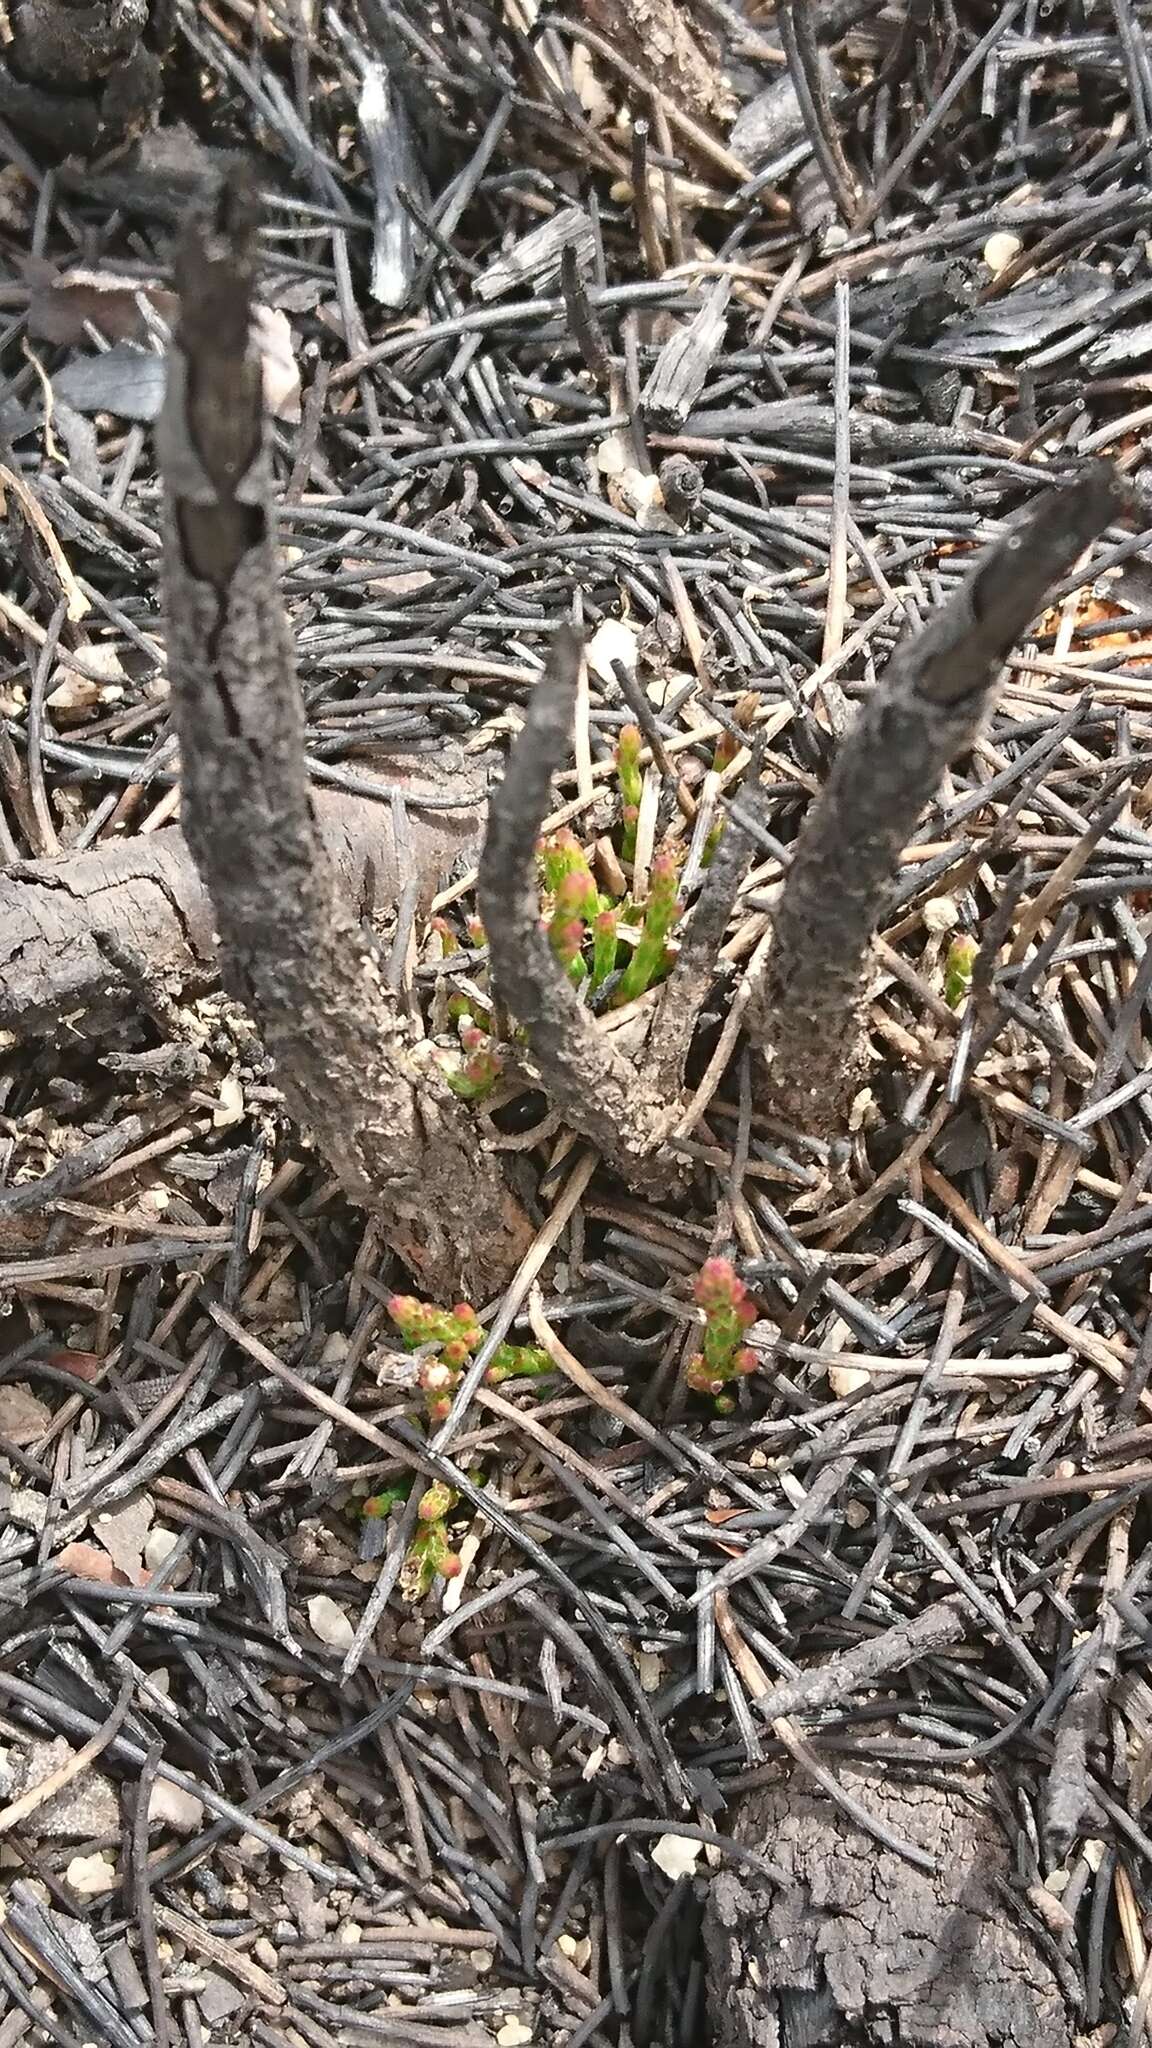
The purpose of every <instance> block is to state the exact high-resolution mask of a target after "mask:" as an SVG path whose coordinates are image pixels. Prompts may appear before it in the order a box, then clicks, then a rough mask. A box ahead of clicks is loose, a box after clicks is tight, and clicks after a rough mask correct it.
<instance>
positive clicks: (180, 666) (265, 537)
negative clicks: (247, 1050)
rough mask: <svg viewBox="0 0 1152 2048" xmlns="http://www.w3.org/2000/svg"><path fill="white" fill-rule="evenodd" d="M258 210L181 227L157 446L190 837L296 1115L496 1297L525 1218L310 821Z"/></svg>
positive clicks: (247, 187)
mask: <svg viewBox="0 0 1152 2048" xmlns="http://www.w3.org/2000/svg"><path fill="white" fill-rule="evenodd" d="M257 210H258V203H257V198H256V191H255V184H254V180H253V178H252V175H251V173H250V172H248V171H247V169H245V168H243V167H237V168H236V169H235V170H234V171H232V172H231V173H230V174H229V175H228V176H227V177H226V178H225V179H224V180H223V181H222V182H221V184H220V186H219V188H218V189H217V191H216V192H215V193H214V195H213V197H212V199H211V200H210V201H209V202H208V203H206V204H204V205H201V206H197V207H196V208H195V209H194V210H193V212H192V213H191V214H190V216H189V221H188V225H187V228H186V230H185V233H184V235H183V237H182V240H181V245H180V252H179V256H178V260H177V286H178V293H179V298H180V318H179V324H178V327H177V331H176V336H175V340H174V343H173V346H172V349H171V351H170V355H169V364H168V388H167V395H166V399H165V407H164V413H163V416H162V419H161V423H160V428H159V430H158V434H157V443H158V452H159V454H160V466H161V471H162V475H163V480H164V487H165V488H164V499H165V505H164V593H165V604H166V612H167V620H168V668H169V680H170V684H171V689H172V704H173V713H174V718H175V723H176V728H177V731H178V734H179V739H180V752H181V763H182V825H183V830H184V833H185V835H186V838H187V841H188V845H189V847H190V848H191V851H192V855H193V858H194V859H195V861H196V865H197V867H198V868H199V870H200V873H201V875H202V877H203V879H204V883H205V885H206V888H207V890H208V894H209V896H210V897H211V900H212V904H213V908H214V910H215V914H216V924H217V929H218V931H219V935H220V946H221V955H222V960H223V966H224V972H225V978H226V980H227V982H228V984H229V986H230V987H231V989H232V991H233V992H234V993H235V994H236V995H237V996H238V997H239V998H240V1000H241V1001H242V1002H243V1003H244V1004H245V1005H246V1007H247V1008H248V1010H249V1011H250V1013H251V1015H252V1016H253V1018H254V1020H255V1022H256V1025H257V1028H258V1029H259V1031H260V1033H261V1036H262V1038H263V1041H264V1045H265V1048H266V1050H267V1052H268V1054H269V1056H270V1058H271V1060H272V1063H273V1067H274V1069H275V1072H276V1077H277V1080H278V1082H279V1085H280V1087H281V1089H282V1091H283V1094H284V1097H285V1100H286V1102H287V1105H288V1108H289V1111H290V1113H291V1115H292V1116H293V1118H294V1119H295V1121H296V1122H297V1123H298V1124H300V1125H302V1126H303V1127H304V1128H305V1129H307V1130H310V1131H311V1132H312V1134H313V1135H314V1137H315V1140H316V1142H317V1144H318V1145H319V1146H320V1148H321V1149H322V1150H323V1151H324V1153H325V1154H326V1155H327V1157H328V1159H329V1161H330V1162H331V1165H332V1167H333V1169H334V1171H335V1172H336V1173H337V1174H338V1175H339V1177H340V1179H341V1181H342V1183H343V1185H344V1187H345V1190H346V1191H347V1193H348V1194H349V1196H350V1197H351V1199H352V1200H353V1201H355V1202H357V1203H358V1204H360V1205H361V1206H363V1207H367V1208H371V1209H374V1210H376V1211H377V1212H378V1213H379V1214H380V1216H381V1219H382V1225H383V1229H384V1232H385V1235H386V1236H387V1238H388V1241H389V1242H390V1243H391V1244H392V1246H393V1247H394V1249H395V1250H396V1251H397V1252H398V1253H399V1254H400V1256H401V1257H402V1258H403V1259H404V1260H405V1262H406V1263H407V1264H408V1265H409V1266H410V1267H411V1268H412V1269H413V1271H414V1272H415V1274H416V1276H417V1278H418V1279H419V1282H420V1284H421V1287H422V1288H423V1289H424V1290H425V1291H426V1292H427V1293H429V1294H431V1295H432V1296H433V1298H434V1299H438V1300H452V1299H453V1298H454V1297H456V1296H457V1295H459V1294H460V1293H462V1292H464V1291H465V1290H467V1291H468V1292H469V1293H470V1295H472V1296H473V1297H476V1298H480V1299H484V1298H485V1297H487V1296H490V1295H492V1294H495V1293H498V1292H499V1291H500V1290H501V1288H502V1287H504V1286H505V1285H506V1284H507V1282H508V1280H509V1278H510V1277H511V1274H512V1272H513V1270H514V1269H515V1266H516V1264H517V1263H518V1261H519V1259H520V1258H521V1257H522V1255H523V1253H524V1252H525V1250H526V1249H527V1246H528V1244H529V1242H530V1239H531V1234H532V1232H531V1226H530V1224H529V1222H528V1219H527V1217H526V1216H525V1215H524V1213H523V1211H522V1210H521V1209H520V1208H519V1206H518V1204H517V1203H516V1201H515V1200H514V1198H513V1196H512V1195H511V1193H510V1191H509V1190H508V1188H507V1186H506V1185H505V1182H504V1180H503V1177H502V1175H501V1173H500V1170H499V1166H498V1164H497V1162H496V1160H495V1159H494V1158H493V1157H492V1156H491V1154H489V1153H487V1152H486V1151H485V1150H484V1147H483V1144H482V1141H481V1137H480V1132H479V1130H478V1127H477V1125H476V1123H475V1121H474V1120H473V1119H472V1117H471V1116H470V1114H469V1112H468V1111H467V1110H466V1109H465V1108H464V1105H463V1104H462V1103H460V1102H459V1101H458V1100H457V1099H456V1097H455V1096H454V1095H453V1094H452V1092H451V1090H450V1089H449V1088H448V1086H447V1084H446V1082H445V1081H444V1079H443V1076H442V1075H441V1073H440V1072H439V1069H438V1068H437V1066H436V1064H435V1062H434V1059H433V1058H432V1056H431V1050H432V1049H431V1048H430V1047H428V1046H426V1045H421V1044H418V1043H415V1042H414V1041H413V1039H412V1036H411V1034H410V1030H409V1027H408V1024H407V1020H406V1018H405V1017H404V1015H403V1014H402V1012H401V1010H400V1007H399V1005H398V1003H397V1002H396V1000H395V998H393V997H392V996H391V994H390V992H389V991H388V990H387V989H386V988H385V987H384V985H383V982H382V979H381V976H380V972H379V968H378V964H377V961H376V958H375V955H374V952H373V950H372V949H371V947H370V946H369V945H368V944H367V943H366V941H365V938H364V935H363V933H362V930H361V926H360V921H359V919H358V917H357V916H356V914H355V913H354V911H353V909H352V908H351V907H350V905H349V904H348V902H347V901H346V900H345V898H344V897H343V896H342V894H341V891H340V889H339V887H338V885H337V879H336V872H335V869H334V866H333V864H332V862H331V860H330V859H329V858H328V855H327V853H326V851H325V848H324V845H323V842H322V840H321V836H320V833H319V831H318V829H317V823H316V815H315V811H314V809H313V805H312V800H311V793H310V789H309V782H308V769H307V761H306V758H305V751H304V715H303V707H302V703H301V697H300V690H299V686H298V683H297V680H296V672H295V662H294V655H293V647H292V637H291V631H290V627H289V623H288V617H287V613H286V610H285V607H284V603H283V599H282V597H281V593H280V590H279V585H278V581H277V573H276V563H275V554H274V548H273V527H272V510H271V465H270V457H269V448H268V435H267V423H266V420H265V414H264V404H263V394H262V378H261V365H260V359H259V353H258V350H257V349H256V348H255V346H254V345H253V344H252V342H251V339H250V315H251V307H252V303H253V286H254V279H255V269H256V224H257Z"/></svg>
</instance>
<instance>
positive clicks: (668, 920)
mask: <svg viewBox="0 0 1152 2048" xmlns="http://www.w3.org/2000/svg"><path fill="white" fill-rule="evenodd" d="M679 915H680V905H679V902H678V901H677V897H676V863H675V861H674V859H673V857H672V855H671V854H670V853H658V854H657V855H656V858H655V860H654V861H653V863H652V871H651V874H650V875H649V878H648V901H647V903H646V904H645V906H644V929H643V931H642V932H641V934H640V937H639V939H638V941H637V943H636V945H635V946H634V947H633V949H632V957H631V959H630V960H629V962H628V965H627V967H626V968H625V969H624V972H623V974H622V975H621V976H620V980H619V983H618V985H617V988H616V993H615V995H614V997H613V998H612V1007H613V1009H620V1008H622V1006H623V1005H624V1004H625V1003H632V1002H635V1000H636V997H637V996H642V995H643V993H644V991H645V989H647V988H651V986H652V984H653V982H654V981H657V980H658V979H659V977H660V976H661V974H663V972H664V970H665V967H666V964H667V962H666V951H665V949H666V945H667V940H668V935H669V933H670V932H671V930H672V927H673V925H674V924H675V923H676V920H677V918H678V917H679Z"/></svg>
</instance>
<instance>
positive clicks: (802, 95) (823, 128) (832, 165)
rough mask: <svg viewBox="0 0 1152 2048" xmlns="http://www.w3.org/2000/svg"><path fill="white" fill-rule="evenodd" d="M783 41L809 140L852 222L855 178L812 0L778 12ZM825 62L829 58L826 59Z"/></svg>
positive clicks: (791, 1) (791, 0)
mask: <svg viewBox="0 0 1152 2048" xmlns="http://www.w3.org/2000/svg"><path fill="white" fill-rule="evenodd" d="M778 21H779V26H780V41H781V43H782V44H783V46H784V54H785V56H786V57H787V59H788V69H789V71H790V72H791V74H792V83H793V86H794V87H795V89H796V97H797V99H798V100H799V102H800V112H801V114H802V115H803V117H804V126H805V128H806V130H807V133H808V140H809V142H810V143H811V144H812V148H813V151H814V153H815V156H816V160H817V162H818V163H819V165H820V169H821V170H822V171H823V173H824V176H825V178H826V179H827V182H828V189H829V191H830V192H831V193H832V196H833V198H834V199H835V201H836V205H837V209H838V211H839V213H840V217H841V219H842V220H843V221H844V222H845V223H846V224H848V225H849V226H850V225H851V223H852V221H853V219H854V217H855V214H856V212H857V193H856V181H855V179H854V178H853V176H852V172H851V169H850V167H849V164H848V159H847V158H846V156H845V155H844V149H843V145H842V144H841V141H840V135H839V131H838V129H837V127H836V117H835V115H834V113H833V112H832V103H831V98H830V95H829V92H828V86H827V82H826V79H825V75H824V70H823V68H822V64H821V56H820V48H819V45H818V43H817V40H816V34H815V24H814V22H813V19H812V10H811V9H810V0H787V4H786V5H784V6H781V8H780V9H779V13H778ZM825 61H826V60H825Z"/></svg>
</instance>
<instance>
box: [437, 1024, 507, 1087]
mask: <svg viewBox="0 0 1152 2048" xmlns="http://www.w3.org/2000/svg"><path fill="white" fill-rule="evenodd" d="M456 1029H457V1033H458V1035H459V1039H460V1045H461V1048H462V1050H463V1052H464V1058H463V1059H462V1060H460V1061H459V1062H457V1061H455V1060H453V1061H452V1063H451V1065H449V1064H447V1063H445V1069H444V1078H445V1080H446V1081H447V1083H448V1086H449V1087H450V1088H451V1090H452V1093H453V1094H454V1095H459V1096H460V1098H461V1100H462V1101H463V1102H483V1101H484V1099H485V1097H486V1096H488V1095H491V1093H492V1090H493V1088H494V1087H495V1086H496V1083H497V1081H498V1080H499V1079H500V1076H501V1074H502V1073H503V1071H504V1062H503V1060H502V1058H501V1056H500V1048H499V1046H498V1045H497V1044H496V1042H495V1040H494V1039H492V1038H490V1037H489V1036H488V1033H487V1032H486V1031H481V1029H480V1027H479V1025H478V1024H476V1023H475V1022H474V1021H473V1019H472V1017H471V1015H470V1014H469V1013H468V1012H467V1011H465V1012H462V1013H461V1015H460V1016H459V1018H458V1019H457V1025H456Z"/></svg>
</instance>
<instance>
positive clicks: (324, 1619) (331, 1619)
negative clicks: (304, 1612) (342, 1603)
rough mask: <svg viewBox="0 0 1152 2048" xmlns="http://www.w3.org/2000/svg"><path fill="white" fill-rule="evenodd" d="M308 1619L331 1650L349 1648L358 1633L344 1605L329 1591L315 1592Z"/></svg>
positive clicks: (313, 1630) (314, 1632) (313, 1631)
mask: <svg viewBox="0 0 1152 2048" xmlns="http://www.w3.org/2000/svg"><path fill="white" fill-rule="evenodd" d="M308 1620H309V1623H310V1624H311V1628H312V1633H313V1635H316V1636H319V1638H320V1641H321V1642H322V1643H326V1644H327V1645H328V1648H329V1649H330V1650H347V1649H348V1648H349V1647H350V1646H351V1643H352V1639H353V1637H354V1636H355V1634H356V1631H355V1629H354V1628H353V1626H352V1623H351V1622H350V1621H349V1619H348V1616H347V1615H346V1614H345V1612H344V1609H343V1608H342V1607H338V1606H337V1605H336V1602H335V1600H333V1599H331V1598H330V1597H329V1595H328V1594H327V1593H314V1594H313V1595H312V1598H311V1600H310V1601H309V1602H308Z"/></svg>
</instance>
